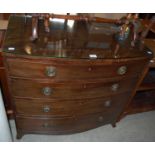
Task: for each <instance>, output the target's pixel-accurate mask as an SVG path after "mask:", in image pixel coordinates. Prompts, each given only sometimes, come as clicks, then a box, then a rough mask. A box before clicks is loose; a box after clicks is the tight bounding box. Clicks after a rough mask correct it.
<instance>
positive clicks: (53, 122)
mask: <svg viewBox="0 0 155 155" xmlns="http://www.w3.org/2000/svg"><path fill="white" fill-rule="evenodd" d="M113 121H114V120H113V119H112V117H109V115H105V114H102V113H100V114H92V115H85V116H80V117H63V118H50V119H44V118H37V117H35V118H32V117H16V125H17V130H18V131H19V130H21V131H22V132H23V133H46V134H71V133H77V132H83V131H86V130H89V129H92V128H95V127H98V126H101V125H104V124H108V123H113Z"/></svg>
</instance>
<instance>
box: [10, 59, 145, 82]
mask: <svg viewBox="0 0 155 155" xmlns="http://www.w3.org/2000/svg"><path fill="white" fill-rule="evenodd" d="M145 63H146V60H137V61H133V60H128V61H124V62H121V61H120V62H118V61H114V60H113V61H110V60H109V62H107V61H106V62H105V61H104V60H103V62H102V63H100V64H97V63H96V62H95V60H94V63H90V62H89V61H88V63H85V64H83V62H82V61H81V63H80V64H76V61H75V62H74V63H73V64H72V63H70V64H65V63H64V62H63V63H61V61H58V62H57V63H53V62H52V61H51V63H48V64H44V63H37V62H36V63H35V60H34V61H21V60H19V59H17V60H16V59H15V60H14V59H9V58H8V59H7V64H8V71H9V74H10V76H15V77H24V78H38V79H41V78H47V79H55V80H76V79H77V80H79V79H94V78H98V79H101V78H106V77H116V76H118V77H119V76H127V77H129V76H132V75H133V74H134V75H137V74H138V73H139V72H140V71H141V70H142V69H143V68H144V65H145Z"/></svg>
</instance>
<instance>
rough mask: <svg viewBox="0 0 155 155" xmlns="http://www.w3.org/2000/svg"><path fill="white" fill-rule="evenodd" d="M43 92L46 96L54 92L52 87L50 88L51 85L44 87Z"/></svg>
mask: <svg viewBox="0 0 155 155" xmlns="http://www.w3.org/2000/svg"><path fill="white" fill-rule="evenodd" d="M43 94H44V95H46V96H49V95H51V94H52V88H50V87H45V88H43Z"/></svg>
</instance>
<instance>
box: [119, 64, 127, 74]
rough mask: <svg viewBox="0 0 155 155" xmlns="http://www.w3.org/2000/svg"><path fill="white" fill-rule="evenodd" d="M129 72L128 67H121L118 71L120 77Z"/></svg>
mask: <svg viewBox="0 0 155 155" xmlns="http://www.w3.org/2000/svg"><path fill="white" fill-rule="evenodd" d="M126 72H127V67H126V66H121V67H119V68H118V70H117V74H118V75H124V74H125V73H126Z"/></svg>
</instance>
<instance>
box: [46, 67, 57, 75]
mask: <svg viewBox="0 0 155 155" xmlns="http://www.w3.org/2000/svg"><path fill="white" fill-rule="evenodd" d="M45 73H46V75H47V76H48V77H54V76H55V75H56V68H55V67H53V66H48V67H46V71H45Z"/></svg>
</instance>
